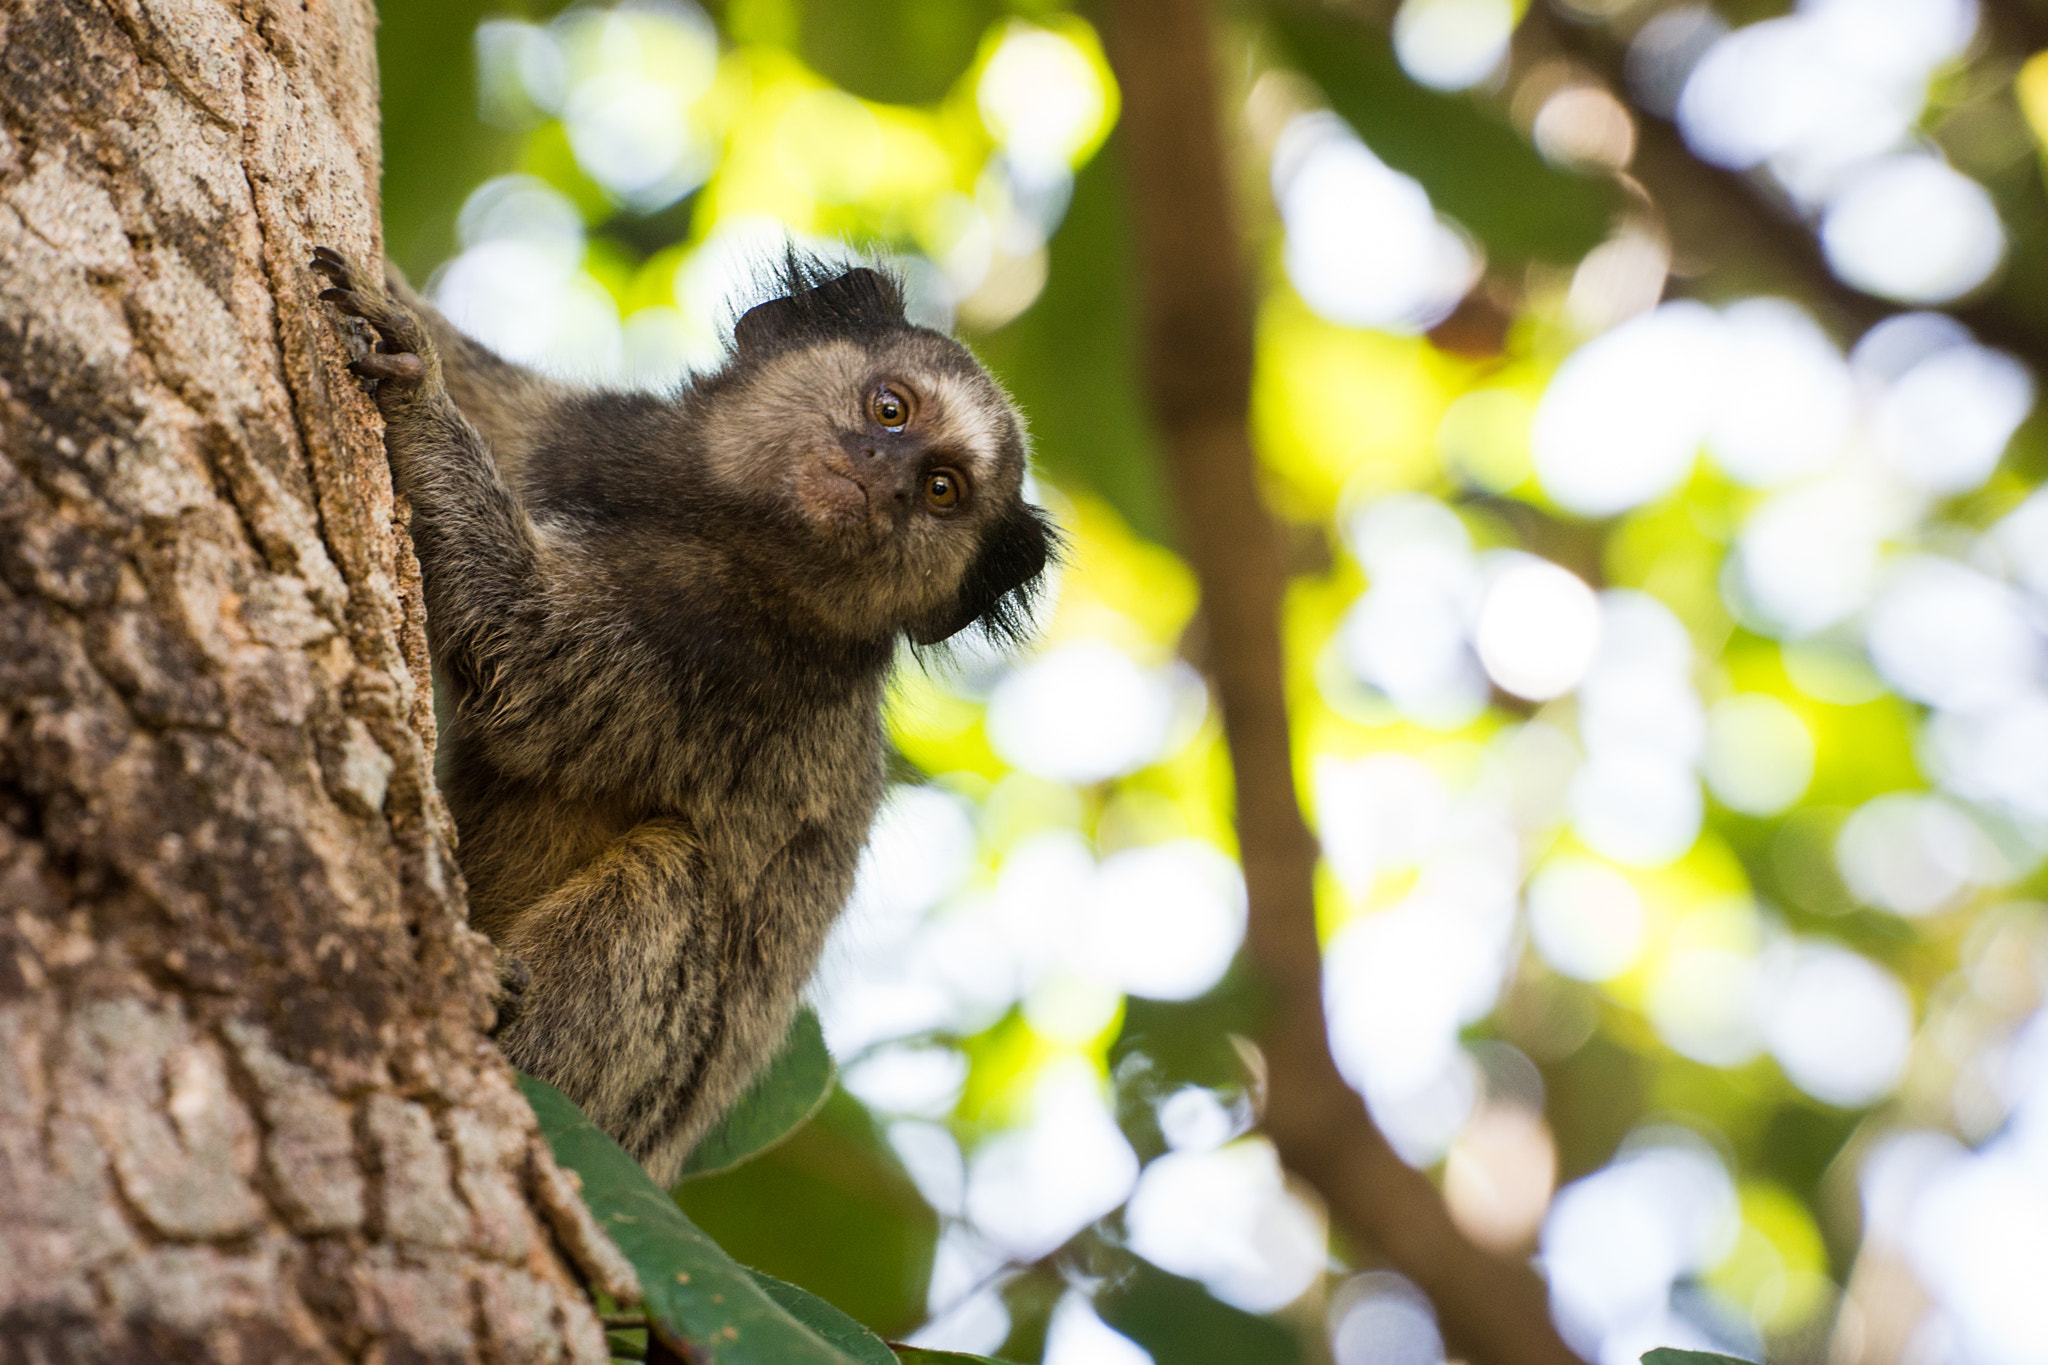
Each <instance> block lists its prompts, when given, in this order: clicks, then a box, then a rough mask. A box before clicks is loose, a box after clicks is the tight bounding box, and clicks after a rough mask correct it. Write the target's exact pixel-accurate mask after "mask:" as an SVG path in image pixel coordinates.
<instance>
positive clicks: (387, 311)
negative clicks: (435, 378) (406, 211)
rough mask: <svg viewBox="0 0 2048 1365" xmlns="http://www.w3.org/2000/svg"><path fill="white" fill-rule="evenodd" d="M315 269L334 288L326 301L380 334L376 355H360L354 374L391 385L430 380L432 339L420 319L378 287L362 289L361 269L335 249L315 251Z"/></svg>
mask: <svg viewBox="0 0 2048 1365" xmlns="http://www.w3.org/2000/svg"><path fill="white" fill-rule="evenodd" d="M310 264H311V266H312V269H313V270H314V272H315V273H316V274H319V275H322V276H324V277H325V278H326V279H327V280H328V281H329V282H330V283H331V285H332V286H333V287H332V288H328V289H323V290H321V291H320V297H321V298H322V299H325V300H326V301H327V302H329V303H331V304H333V305H334V307H335V309H336V310H337V311H339V312H341V313H345V314H347V315H348V316H349V317H352V318H361V319H362V320H363V321H364V322H366V323H368V324H369V325H370V328H371V330H372V331H374V332H376V334H377V345H376V349H375V350H371V351H365V352H362V353H361V354H358V355H357V356H356V358H355V359H354V360H353V361H352V362H351V363H350V364H349V369H350V370H351V371H353V372H354V373H356V374H359V375H361V376H363V377H364V378H365V379H380V380H389V381H391V382H394V383H396V384H400V385H413V384H417V383H419V382H420V380H421V379H422V378H424V377H425V376H426V365H425V363H424V362H422V361H421V359H420V353H421V351H423V350H424V349H425V348H426V334H425V332H424V331H423V330H422V329H421V327H420V324H419V319H418V318H416V317H414V316H413V315H412V311H411V310H410V309H408V308H406V307H404V306H403V305H401V304H395V303H393V302H392V301H391V300H390V299H388V298H386V297H385V296H384V294H383V292H382V291H381V290H380V289H378V287H377V285H376V284H375V283H374V282H370V283H367V287H358V286H357V283H356V276H357V274H358V272H357V270H356V268H355V266H354V265H353V264H351V263H350V261H349V259H348V257H346V256H344V255H342V254H341V253H340V252H338V251H336V250H334V249H333V248H332V247H324V246H316V247H314V248H313V259H312V261H311V263H310Z"/></svg>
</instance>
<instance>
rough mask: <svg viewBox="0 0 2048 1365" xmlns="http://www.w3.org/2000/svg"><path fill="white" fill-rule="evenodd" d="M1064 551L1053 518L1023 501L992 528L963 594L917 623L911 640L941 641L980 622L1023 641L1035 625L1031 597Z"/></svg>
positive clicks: (991, 631)
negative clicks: (1060, 548) (1049, 565)
mask: <svg viewBox="0 0 2048 1365" xmlns="http://www.w3.org/2000/svg"><path fill="white" fill-rule="evenodd" d="M1058 553H1059V533H1058V532H1057V531H1055V530H1053V528H1052V522H1051V521H1050V520H1049V519H1048V518H1047V517H1046V515H1045V513H1044V512H1042V511H1040V510H1039V509H1038V508H1036V507H1033V506H1032V505H1031V504H1030V503H1028V502H1019V503H1018V504H1017V505H1016V506H1015V507H1013V508H1012V509H1011V510H1010V511H1009V513H1008V514H1007V515H1005V516H1004V517H1003V519H1002V520H1001V521H999V522H997V523H996V524H995V525H994V526H992V527H990V528H989V532H988V538H987V539H986V540H984V541H982V543H981V552H980V553H979V554H977V555H975V557H974V562H973V563H972V564H969V565H968V566H967V573H966V574H965V576H964V577H963V578H962V579H961V581H960V594H959V596H958V597H956V598H954V600H953V602H952V604H951V605H950V606H948V607H946V608H945V609H944V610H942V611H938V612H934V613H933V614H932V615H931V617H929V618H928V619H926V620H924V621H920V622H918V623H916V624H915V625H913V626H911V628H910V638H911V639H912V640H915V641H916V642H917V643H918V644H921V645H935V644H938V643H939V642H940V641H942V640H948V639H951V638H952V637H953V636H955V635H958V634H959V633H960V632H961V631H963V630H965V629H967V628H968V627H969V626H971V625H974V624H976V623H977V622H978V623H980V625H981V628H982V629H983V630H984V631H986V632H987V633H988V635H989V636H990V638H991V639H994V640H997V641H1005V642H1009V643H1012V644H1015V643H1018V642H1020V641H1022V640H1023V638H1024V634H1025V632H1026V631H1027V630H1028V629H1029V628H1030V624H1031V599H1032V598H1033V597H1034V596H1036V595H1037V592H1038V587H1039V584H1040V582H1041V581H1042V578H1043V575H1044V573H1045V566H1046V564H1047V562H1049V561H1050V560H1052V559H1053V558H1054V557H1056V556H1057V555H1058Z"/></svg>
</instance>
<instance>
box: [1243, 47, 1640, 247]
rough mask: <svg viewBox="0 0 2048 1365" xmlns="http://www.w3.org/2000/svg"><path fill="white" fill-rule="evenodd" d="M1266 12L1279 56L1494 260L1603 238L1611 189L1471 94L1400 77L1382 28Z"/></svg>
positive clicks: (1612, 201) (1614, 204)
mask: <svg viewBox="0 0 2048 1365" xmlns="http://www.w3.org/2000/svg"><path fill="white" fill-rule="evenodd" d="M1269 17H1270V21H1271V23H1272V25H1273V31H1274V33H1275V34H1276V35H1277V36H1278V37H1279V39H1280V45H1281V48H1282V50H1283V51H1284V52H1285V54H1286V56H1287V58H1288V59H1289V60H1290V61H1291V62H1292V63H1293V65H1294V66H1295V67H1296V68H1298V69H1299V70H1300V71H1301V72H1302V73H1303V74H1304V75H1306V76H1308V77H1309V78H1310V79H1311V80H1313V81H1314V82H1315V83H1316V84H1317V85H1320V86H1321V87H1322V88H1323V93H1324V94H1325V95H1328V96H1329V98H1330V103H1331V105H1332V106H1333V107H1334V108H1335V109H1336V111H1337V112H1338V113H1339V114H1342V115H1343V116H1344V117H1345V119H1347V120H1348V121H1349V122H1350V124H1351V126H1352V127H1354V128H1356V129H1357V130H1358V134H1359V136H1360V137H1362V138H1364V139H1365V143H1366V145H1367V146H1368V147H1370V148H1372V150H1373V154H1374V155H1375V156H1377V157H1379V158H1380V160H1382V161H1384V162H1386V163H1387V164H1388V165H1389V166H1392V167H1393V168H1394V169H1395V170H1397V171H1402V172H1405V173H1406V174H1408V175H1412V176H1414V177H1415V178H1416V179H1417V180H1419V181H1421V182H1422V185H1423V187H1424V188H1425V189H1427V190H1428V191H1429V197H1430V199H1431V200H1432V201H1434V203H1435V204H1436V206H1437V207H1438V208H1440V209H1442V210H1443V211H1444V212H1445V213H1448V214H1450V215H1451V216H1452V217H1453V218H1456V219H1457V220H1458V221H1459V222H1461V223H1463V224H1464V225H1465V226H1466V227H1468V228H1470V229H1471V230H1472V231H1473V232H1474V233H1476V234H1478V236H1479V239H1480V240H1481V241H1483V242H1484V243H1485V244H1486V249H1487V252H1488V254H1489V255H1491V256H1493V257H1494V258H1495V259H1496V260H1502V259H1505V260H1509V261H1520V260H1525V259H1527V258H1530V257H1536V258H1539V259H1542V260H1548V261H1560V262H1569V261H1576V260H1578V258H1579V257H1581V256H1583V255H1585V253H1586V252H1587V251H1589V250H1591V249H1592V248H1593V247H1595V246H1597V245H1598V244H1599V243H1600V240H1601V239H1602V238H1603V237H1605V236H1606V235H1607V229H1608V223H1609V220H1610V219H1611V218H1612V217H1613V216H1614V213H1615V211H1616V210H1617V209H1618V208H1619V203H1618V201H1617V200H1616V197H1615V193H1614V190H1613V188H1612V187H1611V186H1610V185H1608V184H1606V183H1603V182H1601V181H1598V180H1593V179H1589V178H1587V177H1585V176H1579V175H1571V174H1567V173H1565V172H1562V171H1557V170H1553V169H1552V168H1551V167H1550V166H1549V165H1548V164H1547V163H1545V162H1544V160H1543V158H1542V157H1540V156H1538V155H1537V154H1536V150H1535V148H1533V147H1531V146H1530V145H1529V144H1528V143H1527V142H1525V141H1523V140H1522V137H1521V135H1520V134H1518V133H1517V132H1516V131H1515V130H1514V129H1513V128H1512V127H1510V126H1508V125H1507V124H1506V123H1504V122H1501V121H1499V120H1497V119H1495V118H1493V117H1491V116H1489V115H1488V114H1487V112H1486V111H1485V110H1483V109H1481V108H1480V107H1479V106H1478V105H1476V104H1474V103H1473V102H1472V100H1471V99H1470V98H1468V97H1466V96H1463V95H1442V94H1438V93H1437V92H1435V91H1433V90H1427V89H1424V88H1423V87H1422V86H1419V85H1417V84H1416V83H1415V82H1414V81H1412V80H1410V79H1408V77H1407V75H1406V74H1405V73H1404V72H1403V71H1402V70H1401V66H1400V63H1398V62H1397V61H1395V60H1394V53H1393V49H1392V47H1391V46H1390V45H1389V44H1388V42H1387V39H1386V35H1385V34H1383V33H1381V32H1379V31H1377V30H1374V29H1368V28H1367V27H1365V26H1364V25H1362V24H1360V23H1357V22H1355V21H1351V20H1345V19H1334V18H1327V17H1324V16H1321V15H1315V14H1310V13H1305V12H1300V11H1292V10H1289V11H1285V12H1280V11H1279V10H1278V7H1275V9H1274V10H1273V11H1269Z"/></svg>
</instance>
